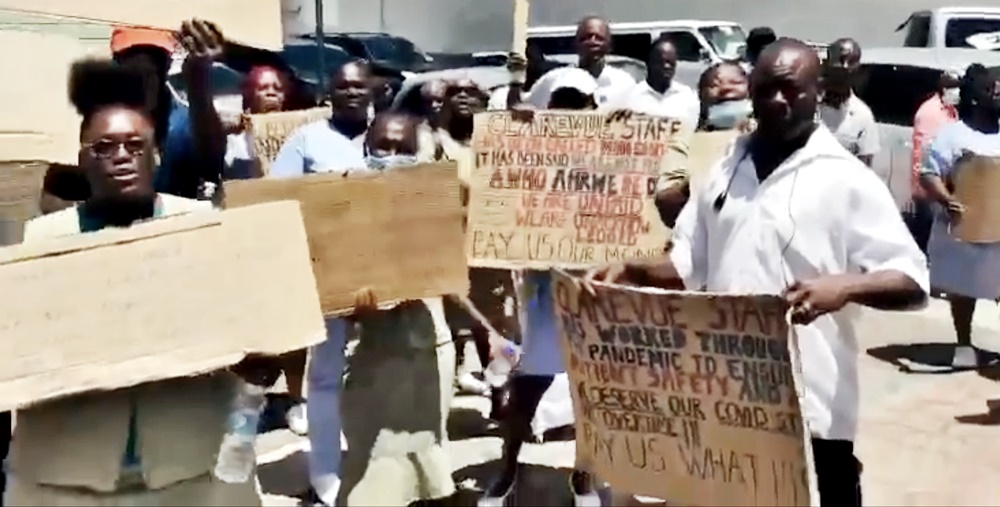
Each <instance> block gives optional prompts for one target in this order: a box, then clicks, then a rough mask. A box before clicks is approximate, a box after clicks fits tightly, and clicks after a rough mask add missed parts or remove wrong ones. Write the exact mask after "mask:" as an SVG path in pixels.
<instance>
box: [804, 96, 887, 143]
mask: <svg viewBox="0 0 1000 507" xmlns="http://www.w3.org/2000/svg"><path fill="white" fill-rule="evenodd" d="M819 119H820V121H822V122H823V125H826V128H828V129H830V132H833V135H834V137H836V138H837V140H838V141H840V145H841V146H843V147H844V148H846V149H847V151H849V152H851V154H853V155H856V156H859V157H861V156H867V155H874V154H876V153H878V152H879V141H878V125H877V124H876V123H875V115H873V114H872V110H871V108H869V107H868V104H865V102H864V101H863V100H861V99H859V98H858V97H857V96H856V95H854V94H853V93H852V94H851V96H850V98H848V99H847V101H845V102H844V103H843V104H841V105H840V107H831V106H828V105H826V104H820V106H819Z"/></svg>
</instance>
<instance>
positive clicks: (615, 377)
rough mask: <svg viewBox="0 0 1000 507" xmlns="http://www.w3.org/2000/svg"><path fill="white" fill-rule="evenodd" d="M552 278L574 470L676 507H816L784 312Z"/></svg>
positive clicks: (737, 300) (724, 298) (727, 299)
mask: <svg viewBox="0 0 1000 507" xmlns="http://www.w3.org/2000/svg"><path fill="white" fill-rule="evenodd" d="M553 276H554V277H555V280H554V283H553V297H554V298H555V307H556V313H557V315H558V318H557V319H556V321H557V322H559V325H560V330H561V334H562V340H561V343H562V346H563V347H562V348H563V357H564V359H565V364H566V365H567V366H568V368H567V372H568V374H569V379H570V385H571V392H572V397H573V409H574V413H575V415H576V437H577V438H576V452H577V461H578V462H580V461H582V462H583V463H584V464H586V465H587V466H588V467H589V469H590V470H591V471H592V472H593V473H594V474H595V475H597V476H598V477H600V478H601V479H602V480H604V481H607V482H608V483H609V484H610V486H611V488H612V489H613V490H615V491H623V492H626V493H631V494H635V495H642V496H651V497H655V498H663V499H666V500H668V501H669V502H671V504H674V503H676V504H677V505H691V506H733V507H735V506H746V505H757V506H782V505H796V506H805V505H815V503H814V502H811V499H812V498H814V497H815V495H813V494H812V493H811V492H812V491H814V489H813V488H812V487H811V482H812V480H811V477H812V475H813V474H812V472H810V470H811V469H812V466H811V456H810V452H811V451H810V449H811V447H809V446H807V445H805V444H806V441H807V440H806V438H807V435H808V430H807V429H806V428H805V427H804V425H803V422H802V414H801V411H800V408H799V399H800V397H799V396H800V394H799V393H801V390H800V389H799V388H797V377H798V375H797V372H796V370H795V367H793V364H794V363H795V362H796V361H794V360H793V359H792V358H793V357H794V356H793V355H792V354H791V353H790V348H789V340H788V326H787V324H786V322H785V306H784V303H783V302H782V301H781V300H780V298H778V297H776V296H733V295H721V294H708V293H695V292H667V291H655V290H653V289H635V288H626V287H616V286H609V285H602V284H595V287H594V293H593V294H591V293H590V292H589V291H588V290H585V289H582V288H581V286H580V285H579V283H578V282H577V281H575V280H574V279H573V278H572V277H570V276H569V275H566V274H564V273H562V272H557V273H555V274H554V275H553Z"/></svg>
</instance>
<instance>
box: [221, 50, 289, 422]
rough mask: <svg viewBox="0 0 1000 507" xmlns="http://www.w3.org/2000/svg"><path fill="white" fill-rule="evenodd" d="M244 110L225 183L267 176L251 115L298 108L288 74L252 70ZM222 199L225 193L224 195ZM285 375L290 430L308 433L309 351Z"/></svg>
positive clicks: (229, 142)
mask: <svg viewBox="0 0 1000 507" xmlns="http://www.w3.org/2000/svg"><path fill="white" fill-rule="evenodd" d="M242 88H243V90H242V91H243V110H244V115H243V117H242V121H241V132H239V133H234V134H229V135H228V136H227V137H226V167H225V169H224V170H223V173H222V177H223V179H224V180H235V179H250V178H259V177H261V176H263V172H262V170H261V167H260V162H259V160H258V159H257V158H256V157H255V156H254V152H253V144H252V141H251V139H250V132H249V121H250V118H249V115H251V114H266V113H276V112H280V111H284V110H285V109H286V108H290V107H294V106H293V104H294V100H295V99H294V97H295V96H296V90H294V84H293V82H292V80H291V79H290V78H289V76H288V74H287V73H285V72H284V71H283V70H280V69H277V68H275V67H271V66H267V65H261V66H255V67H253V68H251V69H250V72H248V73H247V75H246V77H245V78H244V80H243V86H242ZM220 196H221V193H220ZM281 363H282V368H281V369H282V372H283V373H284V374H285V385H286V387H287V389H288V397H289V398H290V399H291V400H292V403H293V404H292V406H291V407H289V408H288V411H287V413H286V414H285V420H286V421H287V423H288V429H290V430H291V431H292V432H294V433H297V434H299V435H304V434H306V432H307V431H308V423H307V420H306V407H305V404H304V402H303V398H302V383H303V381H304V377H305V369H306V351H305V350H299V351H295V352H289V353H288V354H286V355H284V356H283V357H282V358H281Z"/></svg>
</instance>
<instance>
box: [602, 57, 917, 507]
mask: <svg viewBox="0 0 1000 507" xmlns="http://www.w3.org/2000/svg"><path fill="white" fill-rule="evenodd" d="M819 78H820V64H819V58H818V56H817V55H816V52H815V51H814V50H813V49H811V48H810V47H809V46H808V45H806V44H805V43H802V42H800V41H797V40H792V39H781V40H779V41H777V42H775V43H773V44H771V45H769V46H768V47H767V48H765V49H764V51H763V52H762V53H761V56H760V59H759V60H758V62H757V65H756V66H755V67H754V71H753V76H752V77H751V83H752V84H751V92H750V94H751V99H752V101H753V104H754V111H755V112H756V115H757V122H758V123H757V129H756V130H755V131H754V132H753V133H752V134H750V135H748V136H744V137H742V138H740V139H739V140H738V141H737V143H736V145H735V146H734V149H733V150H732V151H731V153H730V154H728V155H727V156H726V157H725V158H723V159H722V160H720V161H719V162H718V163H717V165H716V167H715V169H714V170H713V174H714V176H713V177H712V178H710V180H709V181H707V182H706V184H705V187H704V191H703V192H702V193H701V194H700V195H698V196H697V198H696V199H693V200H691V201H690V202H689V203H688V204H687V206H685V208H684V210H683V211H682V212H681V215H680V217H679V218H678V219H677V225H676V227H675V229H674V245H673V249H672V250H671V251H670V253H669V254H668V255H667V256H664V257H662V258H660V259H656V260H651V261H646V262H642V263H633V264H625V265H619V266H613V267H609V268H603V269H600V270H596V271H595V272H593V273H591V274H590V275H589V276H590V277H592V278H593V279H598V280H612V281H616V282H619V283H630V284H635V285H643V286H656V287H661V288H687V289H688V290H707V291H711V292H724V293H737V294H780V295H782V296H783V297H784V298H785V300H786V301H787V303H788V305H789V307H790V308H791V312H792V313H791V315H792V320H793V323H794V324H795V327H794V332H795V333H796V335H797V336H798V344H799V347H800V352H801V360H802V370H803V376H804V387H805V397H804V399H803V401H802V413H803V417H804V418H806V420H808V422H809V427H810V430H811V431H812V448H813V457H814V460H815V465H816V474H817V477H818V486H819V495H820V503H821V505H823V506H827V507H829V506H857V505H861V486H860V469H861V466H860V463H859V462H858V461H857V459H856V458H855V456H854V443H853V441H854V437H855V433H856V431H857V414H858V397H859V389H860V385H859V382H858V373H857V370H858V367H857V355H858V353H859V350H858V345H857V335H856V331H855V320H856V315H857V308H854V307H855V306H856V305H865V306H870V307H874V308H878V309H882V310H905V309H912V308H918V307H920V306H921V305H923V304H924V303H925V302H926V297H927V292H928V285H929V283H928V273H927V265H926V259H925V258H924V256H923V254H921V252H920V249H919V248H918V247H917V245H916V243H915V242H914V241H913V238H912V237H911V236H910V234H909V232H908V231H907V230H906V226H905V225H904V224H903V221H902V219H901V217H900V215H899V212H898V211H897V209H896V205H895V203H894V202H893V200H892V196H891V195H890V194H889V191H888V190H887V189H886V187H885V185H884V184H882V182H881V181H880V180H879V179H878V177H877V176H876V175H875V174H874V173H873V172H872V171H871V170H869V169H868V168H867V167H865V166H864V165H863V164H862V163H860V162H859V161H858V160H857V158H856V157H854V156H852V155H851V154H850V153H848V152H847V151H845V150H844V149H843V147H841V146H840V144H839V143H838V142H837V140H836V138H834V137H833V135H832V134H831V133H830V131H829V130H827V129H826V128H825V127H823V126H822V125H817V124H816V122H815V120H814V117H815V114H816V107H817V102H818V92H819ZM834 393H836V396H835V395H834Z"/></svg>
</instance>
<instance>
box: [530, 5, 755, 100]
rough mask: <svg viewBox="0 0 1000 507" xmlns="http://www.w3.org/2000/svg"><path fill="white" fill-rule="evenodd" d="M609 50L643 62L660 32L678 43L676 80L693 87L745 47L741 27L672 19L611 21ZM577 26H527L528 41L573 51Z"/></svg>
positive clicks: (548, 49) (545, 49)
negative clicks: (709, 70) (702, 75)
mask: <svg viewBox="0 0 1000 507" xmlns="http://www.w3.org/2000/svg"><path fill="white" fill-rule="evenodd" d="M611 34H612V36H611V39H612V51H613V52H614V54H616V55H622V56H628V57H630V58H635V59H636V60H639V61H642V62H644V61H646V59H647V57H648V56H649V46H650V45H651V44H652V43H653V41H654V40H656V39H657V38H658V37H660V36H661V35H663V34H668V35H670V37H671V39H672V40H673V42H674V45H676V46H677V60H678V64H677V76H676V79H677V81H679V82H681V83H684V84H686V85H688V86H696V85H697V84H698V78H699V77H700V76H701V73H702V72H704V71H705V69H706V68H708V66H709V65H711V64H714V63H718V62H721V61H723V60H735V59H738V58H740V57H741V56H742V54H743V50H744V48H745V47H746V39H747V38H746V35H745V34H744V33H743V28H742V27H741V26H740V25H739V24H737V23H733V22H730V21H701V20H675V21H653V22H643V23H611ZM575 36H576V26H575V25H573V26H546V27H536V28H529V29H528V41H529V42H530V43H532V44H537V45H538V47H539V49H541V51H542V53H544V54H546V55H557V54H567V53H573V52H574V50H573V45H574V39H575Z"/></svg>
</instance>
